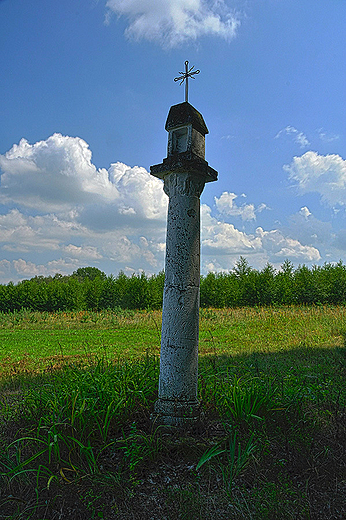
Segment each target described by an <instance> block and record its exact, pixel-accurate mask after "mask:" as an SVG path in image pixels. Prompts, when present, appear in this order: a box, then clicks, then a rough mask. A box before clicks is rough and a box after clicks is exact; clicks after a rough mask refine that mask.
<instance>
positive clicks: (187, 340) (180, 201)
mask: <svg viewBox="0 0 346 520" xmlns="http://www.w3.org/2000/svg"><path fill="white" fill-rule="evenodd" d="M204 184H205V181H204V178H203V177H200V176H199V175H195V174H191V173H182V172H179V173H176V172H172V173H170V174H168V175H166V176H165V178H164V190H165V193H166V194H167V195H168V196H169V206H168V216H167V237H166V261H165V287H164V296H163V313H162V336H161V358H160V380H159V399H158V401H157V402H156V406H155V410H156V412H157V413H158V414H159V415H160V421H161V422H162V423H164V424H170V425H179V424H182V423H186V422H187V421H188V420H189V418H191V419H192V418H195V417H196V415H197V408H198V401H197V377H198V329H199V285H200V195H201V193H202V191H203V188H204Z"/></svg>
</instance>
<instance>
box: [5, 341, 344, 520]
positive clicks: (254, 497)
mask: <svg viewBox="0 0 346 520" xmlns="http://www.w3.org/2000/svg"><path fill="white" fill-rule="evenodd" d="M60 362H61V364H60ZM199 365H200V369H199V398H200V401H201V407H200V409H201V415H200V420H199V421H198V423H197V424H196V425H195V426H194V427H193V428H192V429H190V430H187V431H180V432H178V431H172V432H170V433H167V431H164V430H162V429H161V428H160V427H157V426H156V425H155V424H152V422H151V420H150V415H151V412H152V407H153V404H154V402H155V400H156V397H157V386H158V372H159V364H158V359H157V358H155V357H150V356H146V357H145V358H144V359H142V360H133V361H120V360H118V361H116V362H113V361H111V360H109V359H108V360H107V359H106V358H100V359H97V358H91V357H89V358H86V359H83V360H81V359H77V360H72V359H71V358H69V359H61V360H59V364H58V366H55V367H53V368H52V369H50V370H48V371H45V372H44V373H42V374H39V375H38V374H34V375H33V374H24V375H23V374H22V375H21V374H17V375H15V374H13V375H12V376H11V378H10V379H7V381H4V383H3V385H2V388H1V391H0V400H1V407H2V409H1V412H2V413H1V417H2V418H1V420H0V422H1V432H2V433H1V435H0V519H1V520H2V519H5V518H6V519H13V520H14V519H18V520H19V519H29V518H32V519H33V520H39V519H43V518H44V519H45V520H55V519H59V518H64V519H73V520H79V519H81V520H84V519H89V518H90V519H92V518H105V519H109V520H112V519H113V518H114V519H127V518H128V519H130V518H131V519H137V518H138V519H141V520H142V519H144V520H145V519H149V518H150V519H158V520H159V519H160V520H162V519H165V518H166V519H170V520H175V519H184V518H185V519H191V520H192V519H212V518H213V519H214V518H218V519H228V520H229V519H233V518H234V519H238V518H244V519H256V520H257V519H258V520H259V519H261V520H262V519H273V520H274V519H275V520H276V519H283V520H286V519H291V518H292V519H321V520H322V519H323V520H327V519H334V518H344V517H346V499H345V487H346V464H345V450H346V408H345V405H346V390H345V385H344V381H345V371H346V350H345V349H344V348H333V347H331V348H323V349H312V348H310V347H309V346H306V345H304V344H301V345H300V347H298V348H296V349H294V350H292V351H288V352H287V351H285V352H276V353H275V354H266V353H252V354H244V355H239V354H238V355H236V356H231V355H230V356H226V355H223V356H216V355H208V356H204V357H201V358H200V363H199Z"/></svg>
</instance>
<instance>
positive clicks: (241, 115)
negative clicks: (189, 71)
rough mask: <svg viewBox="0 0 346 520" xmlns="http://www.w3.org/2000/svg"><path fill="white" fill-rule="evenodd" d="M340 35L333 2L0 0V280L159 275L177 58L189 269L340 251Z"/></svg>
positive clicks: (307, 259)
mask: <svg viewBox="0 0 346 520" xmlns="http://www.w3.org/2000/svg"><path fill="white" fill-rule="evenodd" d="M345 34H346V3H345V1H344V0H328V1H326V0H324V1H323V0H290V1H287V0H286V1H284V0H234V1H233V0H224V1H223V0H216V1H214V0H108V1H106V0H83V1H82V0H60V1H59V2H58V1H53V0H35V1H33V2H28V1H27V0H0V70H1V75H0V123H1V124H0V174H1V177H0V179H1V184H0V283H7V282H8V281H10V280H13V281H15V282H16V281H18V280H21V279H23V278H30V277H32V276H35V275H40V274H42V275H45V276H47V275H50V274H52V275H54V274H55V273H56V272H60V273H62V274H69V273H71V272H72V271H74V270H75V269H77V268H78V267H80V266H85V265H94V266H96V267H99V268H100V269H102V270H104V271H105V272H106V273H108V274H110V273H113V274H115V275H116V274H117V273H118V272H119V270H123V271H124V272H125V273H126V274H131V273H133V272H138V271H139V270H141V269H143V270H144V271H145V272H146V273H148V274H150V273H155V272H158V271H159V270H160V269H162V268H163V265H164V248H165V223H166V211H167V197H166V196H165V195H164V194H163V191H162V183H161V181H159V180H158V179H155V178H153V177H151V176H150V175H149V173H148V171H149V168H150V165H152V164H157V163H159V162H161V161H162V159H163V158H164V157H165V156H166V146H167V133H166V131H165V130H164V124H165V121H166V117H167V113H168V110H169V107H170V106H171V105H174V104H176V103H179V102H181V101H183V100H184V88H183V86H181V87H180V86H179V84H177V83H174V81H173V78H174V77H175V76H177V75H178V73H179V71H181V70H183V69H184V62H185V60H189V62H190V65H194V66H195V68H198V69H200V71H201V73H200V74H199V75H198V76H197V77H196V79H195V81H190V95H189V101H190V103H191V104H192V105H194V106H195V107H196V108H197V109H198V110H199V111H200V112H201V113H202V114H203V116H204V119H205V121H206V124H207V126H208V129H209V132H210V133H209V135H207V136H206V159H207V161H208V162H209V164H210V165H211V166H212V167H213V168H214V169H216V170H218V172H219V180H218V181H217V182H214V183H209V184H207V185H206V187H205V190H204V192H203V194H202V198H201V203H202V272H203V273H204V274H205V273H206V272H208V271H209V270H215V271H219V270H226V271H227V270H229V269H231V268H232V267H233V265H234V263H235V262H236V261H237V259H239V256H240V255H242V256H245V257H246V258H247V259H248V261H249V263H250V264H251V265H252V266H253V267H256V268H258V269H261V268H262V267H263V266H264V265H265V264H266V263H267V262H270V263H271V264H273V265H274V266H275V267H276V268H279V267H280V265H281V264H282V263H283V261H284V260H285V259H289V260H291V261H292V262H293V263H294V264H295V265H298V264H302V263H305V264H307V265H309V266H311V265H313V264H323V262H325V261H327V262H335V261H338V260H340V259H342V260H343V261H346V213H345V207H346V151H345V140H346V134H345V121H346V113H345V112H346V109H345V107H346V103H345V101H346V100H345V85H346V66H345V63H346V46H345V41H344V39H345Z"/></svg>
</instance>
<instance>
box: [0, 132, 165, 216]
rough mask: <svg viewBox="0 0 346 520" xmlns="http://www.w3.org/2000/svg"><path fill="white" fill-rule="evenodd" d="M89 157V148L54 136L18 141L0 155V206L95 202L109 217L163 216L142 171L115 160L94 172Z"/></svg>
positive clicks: (52, 207)
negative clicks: (107, 210)
mask: <svg viewBox="0 0 346 520" xmlns="http://www.w3.org/2000/svg"><path fill="white" fill-rule="evenodd" d="M91 159H92V154H91V151H90V149H89V145H88V144H87V143H86V142H85V141H84V140H83V139H81V138H79V137H69V136H63V135H61V134H54V135H52V136H51V137H49V138H48V139H47V140H45V141H39V142H37V143H35V144H33V145H31V144H29V143H28V141H27V140H25V139H21V141H20V143H19V144H18V145H16V144H15V145H13V147H12V148H11V150H9V151H8V152H7V153H5V154H4V155H0V171H1V172H2V175H1V187H0V202H2V203H3V204H6V203H15V204H18V205H20V206H24V207H27V208H34V209H36V210H38V211H41V212H43V211H45V212H47V211H49V212H59V211H60V212H61V211H68V210H71V209H73V208H75V207H76V206H78V205H82V206H84V207H85V205H92V204H99V205H103V206H104V205H107V206H112V213H113V215H114V214H119V215H130V214H132V215H136V214H137V215H139V216H140V217H143V216H144V217H145V218H149V219H157V218H161V219H163V218H164V215H165V211H166V207H167V200H166V196H165V195H164V194H163V192H162V183H161V181H159V180H158V179H156V178H154V177H152V176H151V175H150V174H149V173H148V172H147V171H146V170H145V168H141V167H138V166H135V167H133V168H130V167H129V166H126V165H125V164H122V163H119V162H118V163H115V164H112V165H111V166H110V168H109V170H106V169H105V168H99V169H97V168H96V166H95V165H94V164H93V163H92V160H91Z"/></svg>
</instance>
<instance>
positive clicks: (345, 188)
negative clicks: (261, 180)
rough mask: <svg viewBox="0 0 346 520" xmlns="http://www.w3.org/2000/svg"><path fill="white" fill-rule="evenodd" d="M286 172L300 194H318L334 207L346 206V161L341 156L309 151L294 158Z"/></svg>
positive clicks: (285, 168)
mask: <svg viewBox="0 0 346 520" xmlns="http://www.w3.org/2000/svg"><path fill="white" fill-rule="evenodd" d="M284 170H285V171H286V172H287V173H288V175H289V179H290V180H291V181H293V182H294V183H295V185H296V187H297V189H298V193H300V194H305V193H318V194H319V195H320V196H321V198H322V200H323V201H324V202H325V203H327V204H328V205H329V206H332V207H333V206H335V205H338V204H339V205H341V206H343V205H345V204H346V161H345V160H344V159H343V158H342V157H340V155H336V154H332V155H319V154H318V153H317V152H312V151H309V152H306V153H305V154H304V155H302V156H300V157H294V158H293V161H292V162H291V164H288V165H285V166H284Z"/></svg>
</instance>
